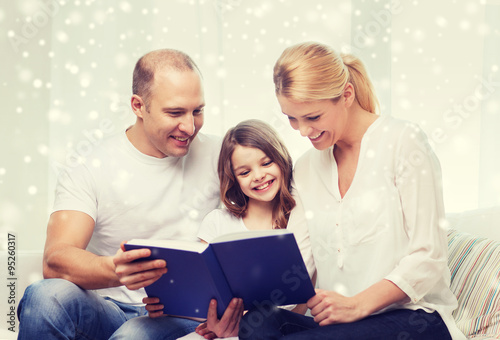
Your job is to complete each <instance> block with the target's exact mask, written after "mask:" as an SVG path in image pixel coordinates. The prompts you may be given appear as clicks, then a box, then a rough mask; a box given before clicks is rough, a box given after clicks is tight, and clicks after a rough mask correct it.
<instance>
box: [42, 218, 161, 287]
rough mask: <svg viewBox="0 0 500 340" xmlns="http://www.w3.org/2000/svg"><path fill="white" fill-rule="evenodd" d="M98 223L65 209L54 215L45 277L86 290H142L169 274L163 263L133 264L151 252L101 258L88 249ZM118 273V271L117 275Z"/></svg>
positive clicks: (47, 250) (45, 264)
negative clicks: (124, 288)
mask: <svg viewBox="0 0 500 340" xmlns="http://www.w3.org/2000/svg"><path fill="white" fill-rule="evenodd" d="M94 225H95V223H94V220H93V219H92V218H91V217H90V216H89V215H87V214H85V213H83V212H80V211H73V210H63V211H57V212H54V213H53V214H52V215H51V216H50V220H49V224H48V227H47V240H46V242H45V250H44V256H43V275H44V277H45V278H61V279H65V280H68V281H71V282H73V283H75V284H77V285H78V286H80V287H82V288H84V289H99V288H109V287H117V286H121V285H122V284H125V285H126V286H127V287H128V288H130V289H138V288H141V287H144V286H147V285H149V284H151V283H152V282H154V281H156V280H157V279H158V278H160V277H161V275H162V274H164V273H165V272H166V263H165V261H162V260H155V261H146V262H138V263H131V262H132V261H134V260H136V259H138V258H142V257H147V256H149V255H150V251H149V250H148V249H137V250H132V251H128V252H123V251H122V249H119V250H118V252H117V253H116V255H114V256H98V255H95V254H93V253H91V252H89V251H87V250H85V248H86V247H87V245H88V243H89V241H90V239H91V237H92V233H93V232H94ZM115 271H116V272H115Z"/></svg>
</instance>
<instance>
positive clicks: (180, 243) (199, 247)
mask: <svg viewBox="0 0 500 340" xmlns="http://www.w3.org/2000/svg"><path fill="white" fill-rule="evenodd" d="M127 243H128V244H135V245H138V246H145V247H160V248H170V249H180V250H187V251H194V252H198V253H202V252H203V251H204V250H205V249H206V248H207V246H208V245H207V244H205V243H201V242H192V241H184V240H147V239H132V240H130V241H128V242H127Z"/></svg>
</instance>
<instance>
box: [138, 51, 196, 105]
mask: <svg viewBox="0 0 500 340" xmlns="http://www.w3.org/2000/svg"><path fill="white" fill-rule="evenodd" d="M158 71H162V72H163V71H167V72H168V71H177V72H182V71H196V72H198V74H199V75H200V77H201V72H200V70H199V69H198V66H196V64H195V62H194V61H193V60H192V59H191V58H190V57H189V56H188V55H187V54H186V53H184V52H181V51H178V50H174V49H162V50H156V51H152V52H149V53H147V54H145V55H144V56H142V57H141V58H140V59H139V60H138V61H137V63H136V64H135V69H134V76H133V80H132V92H133V94H135V95H138V96H139V97H141V98H142V100H143V101H144V104H145V105H146V110H148V107H149V104H150V100H151V92H152V90H153V86H154V77H155V73H156V72H158Z"/></svg>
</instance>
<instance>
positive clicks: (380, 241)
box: [294, 116, 465, 339]
mask: <svg viewBox="0 0 500 340" xmlns="http://www.w3.org/2000/svg"><path fill="white" fill-rule="evenodd" d="M294 176H295V182H296V185H297V191H298V193H299V196H300V197H301V199H302V202H303V203H304V209H305V211H306V215H307V216H308V217H310V218H309V219H308V221H307V222H308V226H309V234H310V239H311V245H312V249H313V256H314V263H315V265H316V268H317V283H318V286H319V288H322V289H327V290H333V291H336V292H338V293H341V294H343V295H346V296H353V295H355V294H357V293H359V292H361V291H362V290H364V289H366V288H368V287H369V286H371V285H373V284H374V283H376V282H378V281H380V280H382V279H384V278H385V279H387V280H390V281H392V282H393V283H394V284H396V285H397V286H398V287H399V288H400V289H401V290H403V291H404V292H405V293H406V294H407V295H408V296H409V297H410V299H411V302H409V303H407V304H405V305H402V306H390V307H389V308H408V309H418V308H422V309H424V310H427V311H435V310H436V311H438V312H439V314H440V315H441V317H442V318H443V320H444V321H445V323H446V324H447V326H448V329H449V330H450V333H451V334H452V337H453V339H465V338H464V336H463V335H462V334H461V333H460V331H458V329H457V328H456V326H455V322H454V320H453V318H452V316H451V312H452V311H453V309H455V308H456V306H457V302H456V298H455V296H454V295H453V293H452V292H451V290H450V289H449V284H450V273H449V270H448V266H447V251H448V247H447V237H446V235H447V234H446V229H445V227H444V224H443V222H444V219H445V215H444V205H443V199H442V189H441V170H440V166H439V162H438V160H437V158H436V156H435V154H434V152H433V151H432V150H431V148H430V145H429V144H428V141H427V137H426V136H425V134H424V133H423V132H422V131H421V130H420V128H419V127H418V126H416V125H414V124H411V123H408V122H403V121H400V120H397V119H394V118H391V117H385V116H382V117H379V118H378V119H377V120H376V121H375V122H374V123H373V124H372V125H371V126H370V127H369V128H368V130H367V131H366V133H365V135H364V137H363V139H362V142H361V149H360V154H359V160H358V165H357V169H356V173H355V175H354V179H353V181H352V183H351V186H350V188H349V190H348V191H347V193H346V194H345V195H344V197H341V196H340V191H339V187H338V172H337V164H336V161H335V158H334V156H333V147H330V148H328V149H327V150H323V151H318V150H315V149H312V150H310V151H308V152H306V153H305V154H304V155H303V156H302V157H301V158H300V159H299V160H298V161H297V164H296V166H295V173H294Z"/></svg>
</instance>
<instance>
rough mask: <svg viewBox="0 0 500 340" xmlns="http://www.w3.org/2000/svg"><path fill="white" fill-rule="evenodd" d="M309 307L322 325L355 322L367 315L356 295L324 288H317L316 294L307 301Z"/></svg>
mask: <svg viewBox="0 0 500 340" xmlns="http://www.w3.org/2000/svg"><path fill="white" fill-rule="evenodd" d="M307 307H309V309H311V315H312V316H314V321H315V322H317V323H318V324H319V325H320V326H326V325H331V324H334V323H347V322H354V321H357V320H360V319H362V318H364V317H365V316H366V315H365V313H363V311H362V310H361V306H360V305H359V304H358V302H357V299H356V298H355V297H346V296H343V295H341V294H338V293H335V292H332V291H327V290H322V289H316V295H314V296H313V297H312V298H310V299H309V301H307Z"/></svg>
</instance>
